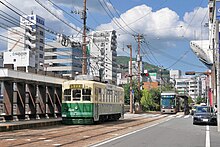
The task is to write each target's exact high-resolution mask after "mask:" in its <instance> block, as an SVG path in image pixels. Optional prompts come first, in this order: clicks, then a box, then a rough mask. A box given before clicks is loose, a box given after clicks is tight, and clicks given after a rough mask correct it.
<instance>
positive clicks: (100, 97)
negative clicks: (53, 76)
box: [62, 80, 124, 124]
mask: <svg viewBox="0 0 220 147" xmlns="http://www.w3.org/2000/svg"><path fill="white" fill-rule="evenodd" d="M123 117H124V90H123V88H122V87H118V86H115V85H111V84H106V83H101V82H97V81H89V80H70V81H66V82H64V83H63V99H62V122H63V123H64V124H93V123H94V122H98V121H106V120H118V119H119V118H123Z"/></svg>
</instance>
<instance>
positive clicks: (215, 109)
mask: <svg viewBox="0 0 220 147" xmlns="http://www.w3.org/2000/svg"><path fill="white" fill-rule="evenodd" d="M214 111H215V113H217V111H218V109H217V105H216V104H215V106H214Z"/></svg>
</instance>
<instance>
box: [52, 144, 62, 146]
mask: <svg viewBox="0 0 220 147" xmlns="http://www.w3.org/2000/svg"><path fill="white" fill-rule="evenodd" d="M53 145H54V146H61V144H53Z"/></svg>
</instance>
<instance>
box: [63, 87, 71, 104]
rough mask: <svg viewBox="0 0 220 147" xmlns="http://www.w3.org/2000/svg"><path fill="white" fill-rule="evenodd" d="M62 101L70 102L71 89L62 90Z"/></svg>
mask: <svg viewBox="0 0 220 147" xmlns="http://www.w3.org/2000/svg"><path fill="white" fill-rule="evenodd" d="M64 101H71V89H65V90H64Z"/></svg>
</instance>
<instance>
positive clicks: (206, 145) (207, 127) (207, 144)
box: [205, 125, 210, 147]
mask: <svg viewBox="0 0 220 147" xmlns="http://www.w3.org/2000/svg"><path fill="white" fill-rule="evenodd" d="M205 135H206V136H205V147H210V132H209V125H207V126H206V134H205Z"/></svg>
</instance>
